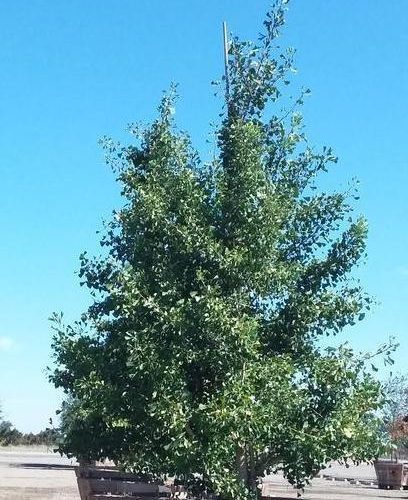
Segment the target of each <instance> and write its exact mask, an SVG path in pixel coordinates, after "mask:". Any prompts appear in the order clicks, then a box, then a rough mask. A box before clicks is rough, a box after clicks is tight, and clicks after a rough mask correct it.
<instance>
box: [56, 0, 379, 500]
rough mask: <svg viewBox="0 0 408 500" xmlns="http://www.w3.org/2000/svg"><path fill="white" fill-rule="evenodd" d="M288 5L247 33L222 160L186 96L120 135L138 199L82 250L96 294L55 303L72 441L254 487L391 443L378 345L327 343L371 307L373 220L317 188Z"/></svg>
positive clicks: (364, 455) (196, 480)
mask: <svg viewBox="0 0 408 500" xmlns="http://www.w3.org/2000/svg"><path fill="white" fill-rule="evenodd" d="M285 3H286V2H284V1H278V2H277V3H276V4H275V5H274V7H273V8H272V9H271V11H270V12H269V13H268V14H267V17H266V20H265V23H264V28H265V29H264V34H263V35H262V36H261V38H260V40H259V41H258V42H257V43H252V42H242V41H240V40H239V39H237V38H233V39H232V41H231V44H230V47H229V54H228V71H227V83H228V92H227V93H226V94H225V106H224V113H223V116H222V120H221V122H220V125H219V128H218V131H217V152H216V155H215V157H214V158H213V159H212V160H211V161H209V162H207V163H206V162H201V161H200V158H199V155H198V153H197V152H196V151H195V150H194V149H193V147H192V145H191V143H190V140H189V137H188V136H187V135H186V134H185V133H181V132H179V131H178V130H177V128H176V127H175V124H174V118H173V109H174V105H175V93H174V92H170V93H168V94H167V95H166V96H165V97H164V98H163V100H162V102H161V105H160V107H159V113H158V118H157V120H156V121H154V122H153V124H152V125H151V126H149V127H147V128H139V127H134V128H133V130H132V131H133V132H134V140H133V142H132V144H131V145H126V146H122V145H119V144H117V143H115V142H113V141H111V140H107V139H106V140H104V146H105V148H106V150H107V156H108V163H110V164H111V165H112V166H113V168H114V170H115V172H116V174H117V179H118V182H119V183H120V185H121V187H122V195H123V199H124V204H123V206H122V208H120V209H118V210H117V211H116V212H114V217H113V219H112V221H111V222H110V223H109V224H108V225H107V227H106V232H105V235H104V237H103V239H102V241H101V244H102V246H103V248H104V249H105V252H104V253H103V255H102V256H101V257H99V258H90V257H88V255H87V254H86V253H85V254H83V255H82V257H81V267H80V276H81V279H82V283H83V284H84V285H86V286H87V287H88V288H89V289H90V290H91V293H92V296H93V303H92V305H91V306H90V307H89V309H88V310H87V311H86V312H85V313H84V314H83V316H82V318H81V319H80V320H79V321H78V322H76V323H74V324H72V325H65V324H64V322H63V318H62V316H61V315H54V317H53V322H54V325H53V326H54V329H55V335H54V341H53V350H54V356H55V361H56V368H55V370H54V371H53V372H52V374H51V380H52V381H53V383H54V384H55V385H56V386H57V387H62V388H63V389H64V390H65V392H66V393H67V394H68V395H69V398H70V403H69V405H70V406H69V408H68V410H67V408H65V412H64V415H65V418H64V422H65V426H64V431H65V440H64V443H63V444H62V446H61V451H63V452H65V453H68V454H70V455H76V456H79V457H81V458H86V459H89V460H95V459H100V458H105V457H107V458H109V459H111V460H113V461H115V462H116V463H118V464H121V465H122V466H124V467H126V468H127V469H130V470H133V471H135V472H137V473H139V474H147V475H148V476H150V477H156V478H157V477H162V476H165V475H171V476H175V477H177V478H180V479H182V480H183V481H184V482H186V483H188V482H190V483H191V484H193V485H194V487H195V488H196V490H197V488H198V489H200V488H201V489H202V490H206V491H211V492H215V493H216V494H217V495H219V498H220V499H230V500H232V499H234V500H237V499H238V500H249V499H255V498H257V497H258V496H259V494H260V493H259V491H260V490H259V488H258V485H259V482H260V480H261V478H262V476H263V475H264V474H265V473H271V472H275V471H278V470H281V471H283V473H284V475H285V476H286V477H287V478H288V479H289V481H291V482H292V483H293V484H294V485H296V486H299V487H301V486H303V485H304V484H305V483H306V482H307V481H308V480H309V479H310V478H311V477H313V475H314V474H316V472H317V471H318V470H319V469H320V468H321V467H322V466H324V465H325V464H326V463H327V462H328V461H329V460H343V461H344V460H347V459H353V460H357V461H359V460H367V459H371V458H373V457H375V456H377V455H378V454H379V453H380V452H381V449H382V441H381V438H380V435H379V422H378V419H377V417H376V410H377V409H378V408H379V407H380V405H381V401H382V395H381V389H380V386H379V384H378V383H377V382H376V380H375V378H373V376H372V375H371V372H370V370H369V369H367V367H366V358H367V357H368V356H357V355H355V354H354V353H353V352H352V350H351V349H350V348H349V347H347V346H342V347H340V348H322V347H321V342H320V339H321V337H322V336H326V335H331V334H338V333H339V332H341V330H342V329H343V328H344V327H346V326H348V325H353V324H354V323H355V322H356V321H358V320H359V319H362V318H363V316H364V311H365V310H366V309H367V307H369V305H370V299H369V298H368V297H367V296H366V295H365V294H364V292H363V291H362V289H361V288H360V286H359V284H358V283H357V282H356V281H355V280H353V279H351V275H350V272H351V271H352V270H353V268H354V267H355V266H356V265H357V264H358V262H359V261H360V260H361V258H362V257H363V255H364V253H365V243H366V236H367V223H366V221H365V220H364V219H363V218H359V217H353V214H352V211H351V210H352V209H351V204H350V203H351V201H352V195H351V194H350V193H343V192H331V193H326V192H322V191H321V190H319V189H318V184H317V180H318V177H319V176H320V174H323V173H324V172H326V171H327V170H328V168H329V167H330V166H331V164H334V163H336V157H335V156H334V154H333V152H332V150H331V149H330V148H327V147H324V148H322V149H321V150H315V149H313V148H311V147H310V146H309V144H308V142H307V139H306V136H305V133H304V127H303V123H302V117H301V114H300V107H301V104H302V101H303V94H302V95H301V96H300V97H299V98H298V99H296V100H295V102H294V106H293V107H289V108H288V106H287V102H288V100H287V98H286V97H285V92H284V91H285V89H286V88H287V87H286V85H287V83H288V79H289V77H290V75H291V69H292V59H293V53H292V52H291V51H288V52H285V53H281V52H280V51H279V48H278V47H277V43H276V40H277V38H278V36H279V33H280V29H281V27H282V25H283V24H284V13H285ZM305 93H307V91H305ZM280 103H284V104H285V106H286V111H283V112H281V111H280V109H281V107H282V106H281V104H280Z"/></svg>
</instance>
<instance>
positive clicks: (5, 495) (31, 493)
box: [0, 448, 79, 500]
mask: <svg viewBox="0 0 408 500" xmlns="http://www.w3.org/2000/svg"><path fill="white" fill-rule="evenodd" d="M73 467H74V463H73V461H71V460H68V459H66V458H61V457H60V456H59V455H56V454H54V453H52V452H47V451H46V449H43V448H38V449H31V448H29V449H25V448H0V499H7V500H31V499H33V500H37V499H38V500H40V499H41V500H79V494H78V490H77V485H76V478H75V472H74V470H73Z"/></svg>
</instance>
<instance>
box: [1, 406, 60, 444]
mask: <svg viewBox="0 0 408 500" xmlns="http://www.w3.org/2000/svg"><path fill="white" fill-rule="evenodd" d="M59 438H60V430H59V429H56V428H53V427H47V428H46V429H44V430H42V431H40V432H38V433H33V432H29V433H25V432H21V431H19V430H18V429H16V428H15V427H14V425H13V424H12V423H11V422H9V421H8V420H4V418H3V416H2V413H1V409H0V446H32V445H45V446H50V447H51V446H55V445H57V444H58V442H59Z"/></svg>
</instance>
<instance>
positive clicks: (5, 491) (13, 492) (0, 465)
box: [0, 448, 408, 500]
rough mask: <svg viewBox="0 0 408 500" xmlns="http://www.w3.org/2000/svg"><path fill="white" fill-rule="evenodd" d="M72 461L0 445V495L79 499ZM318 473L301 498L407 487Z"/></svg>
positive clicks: (273, 488)
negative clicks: (354, 481) (382, 486)
mask: <svg viewBox="0 0 408 500" xmlns="http://www.w3.org/2000/svg"><path fill="white" fill-rule="evenodd" d="M74 465H75V463H74V462H73V461H72V460H68V459H66V458H61V457H60V456H59V455H56V454H53V453H52V452H47V450H46V449H44V448H37V449H33V448H28V449H27V448H0V499H1V500H3V499H4V500H6V499H7V500H79V494H78V490H77V486H76V478H75V472H74V470H73V467H74ZM322 474H325V475H330V480H327V479H323V478H316V479H315V480H314V481H313V485H312V488H308V489H306V492H305V494H304V496H303V497H302V498H303V499H304V500H372V499H375V498H377V499H384V498H398V499H407V500H408V491H397V490H393V491H386V490H379V489H378V488H377V487H376V486H375V485H370V484H360V485H353V484H350V483H349V482H348V481H344V479H345V478H349V479H351V478H352V479H357V480H364V481H368V482H370V481H373V480H374V479H375V473H374V468H373V467H372V466H368V465H360V466H358V467H354V466H352V467H349V468H345V467H342V466H339V465H337V464H333V465H332V466H331V467H329V468H327V469H325V470H324V471H322ZM268 480H269V482H268V484H266V485H265V486H264V494H265V495H270V497H271V498H274V499H275V500H283V499H288V498H292V499H295V498H296V491H295V490H294V489H293V488H292V487H291V486H290V485H288V484H287V482H286V481H285V480H284V479H283V478H282V477H281V476H271V477H269V478H268Z"/></svg>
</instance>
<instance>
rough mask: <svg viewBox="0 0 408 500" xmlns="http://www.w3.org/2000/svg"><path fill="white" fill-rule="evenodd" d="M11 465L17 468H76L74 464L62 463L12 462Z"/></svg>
mask: <svg viewBox="0 0 408 500" xmlns="http://www.w3.org/2000/svg"><path fill="white" fill-rule="evenodd" d="M9 467H14V468H16V469H39V470H74V467H75V466H74V465H65V464H64V465H61V464H38V463H17V464H10V465H9Z"/></svg>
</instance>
